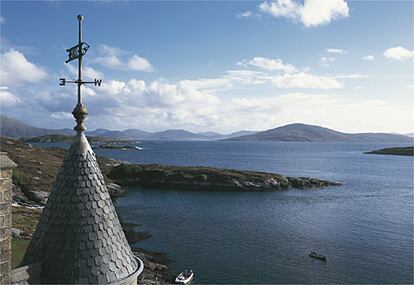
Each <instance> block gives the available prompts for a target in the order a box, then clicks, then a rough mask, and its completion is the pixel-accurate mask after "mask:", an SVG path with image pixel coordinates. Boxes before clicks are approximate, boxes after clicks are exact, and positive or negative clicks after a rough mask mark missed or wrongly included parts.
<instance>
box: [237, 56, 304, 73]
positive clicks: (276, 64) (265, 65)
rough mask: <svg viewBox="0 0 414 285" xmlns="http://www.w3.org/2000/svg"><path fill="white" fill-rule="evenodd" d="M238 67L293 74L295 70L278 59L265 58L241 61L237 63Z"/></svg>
mask: <svg viewBox="0 0 414 285" xmlns="http://www.w3.org/2000/svg"><path fill="white" fill-rule="evenodd" d="M237 65H240V66H244V67H247V66H254V67H258V68H262V69H265V70H268V71H274V70H277V71H284V72H295V71H297V68H296V67H295V66H293V65H291V64H288V63H287V64H285V63H283V61H282V60H281V59H279V58H276V59H270V58H266V57H254V58H252V59H250V60H242V61H239V62H238V63H237Z"/></svg>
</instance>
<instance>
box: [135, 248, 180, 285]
mask: <svg viewBox="0 0 414 285" xmlns="http://www.w3.org/2000/svg"><path fill="white" fill-rule="evenodd" d="M132 252H133V253H134V254H135V255H137V256H138V257H139V258H140V259H141V260H142V262H143V263H144V271H143V272H142V274H141V275H140V276H139V280H138V284H171V283H173V281H174V276H173V275H172V273H171V271H170V270H169V267H168V262H169V260H168V258H167V257H166V255H165V254H163V253H159V252H153V251H149V250H145V249H142V248H132Z"/></svg>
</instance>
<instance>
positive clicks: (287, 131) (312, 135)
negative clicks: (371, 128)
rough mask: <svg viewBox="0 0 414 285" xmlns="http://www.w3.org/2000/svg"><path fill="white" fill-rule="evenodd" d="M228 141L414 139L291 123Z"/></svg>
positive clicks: (409, 140)
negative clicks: (346, 131) (350, 132)
mask: <svg viewBox="0 0 414 285" xmlns="http://www.w3.org/2000/svg"><path fill="white" fill-rule="evenodd" d="M225 140H228V141H298V142H412V141H413V139H412V138H409V137H407V136H403V135H395V134H388V133H357V134H349V133H342V132H338V131H334V130H331V129H328V128H324V127H319V126H313V125H306V124H290V125H286V126H283V127H278V128H274V129H270V130H266V131H263V132H258V133H255V134H252V135H246V136H239V137H233V138H228V139H225Z"/></svg>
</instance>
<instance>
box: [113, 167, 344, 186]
mask: <svg viewBox="0 0 414 285" xmlns="http://www.w3.org/2000/svg"><path fill="white" fill-rule="evenodd" d="M108 177H109V178H110V179H112V180H113V181H114V182H115V183H117V184H120V185H122V186H133V185H140V186H144V187H166V188H169V189H192V190H197V191H203V190H213V191H214V190H216V191H275V190H287V189H291V188H298V189H315V188H322V187H330V186H338V185H341V183H339V182H332V181H326V180H320V179H316V178H310V177H290V176H283V175H280V174H276V173H267V172H257V171H241V170H235V169H221V168H215V167H204V166H172V165H160V164H145V165H142V164H140V165H138V164H121V165H118V166H116V167H114V168H112V169H111V170H110V172H109V173H108Z"/></svg>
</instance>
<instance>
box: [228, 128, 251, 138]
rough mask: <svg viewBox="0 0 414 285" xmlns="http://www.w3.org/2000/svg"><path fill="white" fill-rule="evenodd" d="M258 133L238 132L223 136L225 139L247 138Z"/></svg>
mask: <svg viewBox="0 0 414 285" xmlns="http://www.w3.org/2000/svg"><path fill="white" fill-rule="evenodd" d="M256 133H258V132H257V131H244V130H243V131H238V132H234V133H231V134H228V135H225V138H233V137H241V136H248V135H253V134H256Z"/></svg>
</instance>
